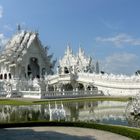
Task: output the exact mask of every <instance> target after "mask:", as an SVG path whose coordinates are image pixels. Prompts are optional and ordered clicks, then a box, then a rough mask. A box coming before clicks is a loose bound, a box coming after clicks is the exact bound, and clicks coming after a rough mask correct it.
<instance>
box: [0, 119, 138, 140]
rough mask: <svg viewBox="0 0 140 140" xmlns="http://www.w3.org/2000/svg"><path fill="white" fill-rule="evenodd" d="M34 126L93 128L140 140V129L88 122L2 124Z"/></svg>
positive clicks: (5, 125) (0, 125)
mask: <svg viewBox="0 0 140 140" xmlns="http://www.w3.org/2000/svg"><path fill="white" fill-rule="evenodd" d="M34 126H59V127H60V126H65V127H67V126H70V127H80V128H91V129H98V130H104V131H109V132H112V133H116V134H120V135H123V136H126V137H129V138H132V139H135V140H140V129H139V128H130V127H125V126H116V125H106V124H97V123H88V122H46V121H37V122H23V123H6V124H5V123H1V124H0V128H9V127H34Z"/></svg>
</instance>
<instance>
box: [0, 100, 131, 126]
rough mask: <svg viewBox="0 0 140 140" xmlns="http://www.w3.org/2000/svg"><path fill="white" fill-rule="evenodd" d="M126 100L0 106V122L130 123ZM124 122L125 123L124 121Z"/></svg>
mask: <svg viewBox="0 0 140 140" xmlns="http://www.w3.org/2000/svg"><path fill="white" fill-rule="evenodd" d="M126 104H127V103H126V102H117V101H114V102H113V101H98V102H93V101H89V102H86V101H85V102H65V103H62V102H59V103H57V102H55V103H48V104H45V105H32V106H10V105H6V106H0V122H18V121H19V122H22V121H37V120H48V121H61V120H63V121H88V122H89V121H95V122H101V123H112V124H114V123H115V124H117V123H119V124H124V125H129V124H130V125H131V124H132V123H129V122H130V121H129V120H126V116H125V106H126ZM124 122H125V123H124Z"/></svg>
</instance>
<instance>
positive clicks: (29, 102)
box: [0, 97, 130, 105]
mask: <svg viewBox="0 0 140 140" xmlns="http://www.w3.org/2000/svg"><path fill="white" fill-rule="evenodd" d="M128 100H130V98H129V97H90V98H69V99H64V98H63V99H62V98H61V99H60V98H59V99H40V100H36V99H23V98H18V99H0V105H34V104H47V103H54V102H57V103H60V102H63V103H64V102H82V101H122V102H126V101H128Z"/></svg>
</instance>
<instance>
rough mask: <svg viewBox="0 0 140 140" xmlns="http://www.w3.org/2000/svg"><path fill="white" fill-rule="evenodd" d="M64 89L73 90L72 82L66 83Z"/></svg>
mask: <svg viewBox="0 0 140 140" xmlns="http://www.w3.org/2000/svg"><path fill="white" fill-rule="evenodd" d="M62 89H64V90H65V91H73V87H72V85H71V84H65V85H63V86H62Z"/></svg>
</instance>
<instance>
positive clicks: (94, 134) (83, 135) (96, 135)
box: [0, 127, 131, 140]
mask: <svg viewBox="0 0 140 140" xmlns="http://www.w3.org/2000/svg"><path fill="white" fill-rule="evenodd" d="M0 139H2V140H131V139H129V138H127V137H124V136H121V135H117V134H114V133H110V132H105V131H100V130H95V129H87V128H76V127H25V128H8V129H0Z"/></svg>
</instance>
